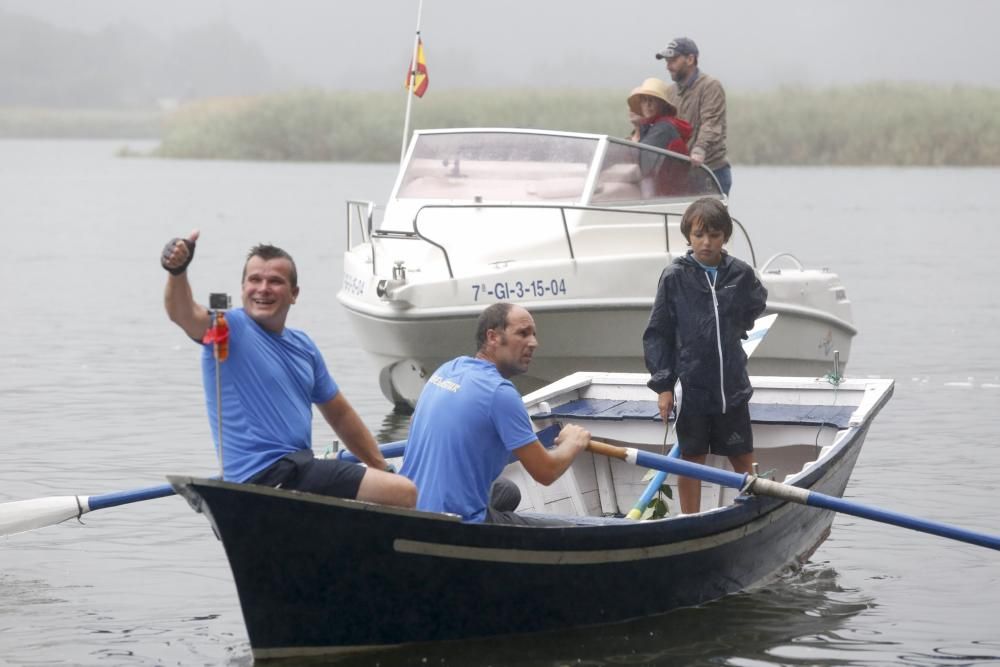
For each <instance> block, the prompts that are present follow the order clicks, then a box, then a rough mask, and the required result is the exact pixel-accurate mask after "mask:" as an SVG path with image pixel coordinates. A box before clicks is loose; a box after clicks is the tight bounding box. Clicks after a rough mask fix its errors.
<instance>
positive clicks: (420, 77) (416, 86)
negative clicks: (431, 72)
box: [406, 37, 430, 97]
mask: <svg viewBox="0 0 1000 667" xmlns="http://www.w3.org/2000/svg"><path fill="white" fill-rule="evenodd" d="M414 71H415V72H416V76H414ZM411 80H412V81H411ZM429 81H430V79H428V78H427V61H426V60H424V41H423V40H422V39H420V38H419V37H418V38H417V66H416V68H414V67H413V61H410V69H409V70H408V71H407V72H406V87H407V88H408V89H409V90H411V91H413V94H414V95H416V96H417V97H423V96H424V93H426V92H427V84H428V82H429Z"/></svg>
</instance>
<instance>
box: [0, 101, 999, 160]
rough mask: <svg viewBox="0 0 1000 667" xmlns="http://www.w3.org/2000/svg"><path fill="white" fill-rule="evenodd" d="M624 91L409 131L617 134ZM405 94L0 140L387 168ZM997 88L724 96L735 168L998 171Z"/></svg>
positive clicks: (14, 129)
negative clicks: (83, 142) (131, 145)
mask: <svg viewBox="0 0 1000 667" xmlns="http://www.w3.org/2000/svg"><path fill="white" fill-rule="evenodd" d="M624 95H625V93H623V92H621V91H607V90H573V89H567V90H551V89H546V90H537V89H525V90H491V91H468V90H466V91H434V90H431V91H429V92H428V93H427V95H426V96H425V97H424V98H422V99H414V101H413V109H412V118H411V127H413V128H438V127H524V128H529V127H535V128H544V129H559V130H568V131H576V132H593V133H599V134H611V135H615V136H624V135H625V134H626V133H627V131H628V129H629V128H628V123H627V121H626V118H625V103H624ZM405 104H406V100H405V96H404V94H403V93H376V92H366V93H358V92H328V91H318V90H305V91H297V92H291V93H284V94H276V95H266V96H259V97H239V98H211V99H206V100H200V101H196V102H192V103H188V104H184V105H182V106H181V107H179V108H178V109H176V110H174V111H171V112H160V111H122V110H62V109H59V110H55V109H11V108H0V138H103V139H154V140H157V139H158V140H159V141H160V146H159V148H157V149H156V150H155V151H154V155H156V156H159V157H168V158H194V159H227V160H277V161H282V160H285V161H324V162H325V161H330V162H395V161H397V160H398V159H399V150H400V143H401V141H402V125H403V114H404V108H405ZM998 108H1000V89H995V88H975V87H969V86H957V87H953V88H949V89H943V88H940V87H931V86H926V85H917V84H867V85H863V86H851V87H838V88H830V89H822V90H820V89H807V88H782V89H778V90H774V91H769V92H766V93H759V94H747V93H739V94H731V95H730V96H729V111H728V116H729V128H728V145H729V157H730V160H731V161H732V162H734V163H735V164H740V165H755V164H760V165H825V166H846V165H852V166H876V165H884V166H944V165H949V166H1000V114H997V113H996V112H995V110H996V109H998Z"/></svg>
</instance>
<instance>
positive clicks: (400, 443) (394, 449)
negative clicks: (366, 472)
mask: <svg viewBox="0 0 1000 667" xmlns="http://www.w3.org/2000/svg"><path fill="white" fill-rule="evenodd" d="M378 449H379V451H380V452H382V456H383V457H384V458H387V459H395V458H398V457H400V456H402V455H403V451H404V450H405V449H406V440H396V441H395V442H387V443H385V444H384V445H379V446H378ZM337 458H338V459H341V460H342V461H351V462H352V463H360V462H361V459H359V458H358V457H357V456H355V455H354V454H352V453H351V452H350V451H348V450H346V449H341V450H340V451H339V452H337Z"/></svg>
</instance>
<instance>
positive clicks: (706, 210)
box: [681, 197, 733, 243]
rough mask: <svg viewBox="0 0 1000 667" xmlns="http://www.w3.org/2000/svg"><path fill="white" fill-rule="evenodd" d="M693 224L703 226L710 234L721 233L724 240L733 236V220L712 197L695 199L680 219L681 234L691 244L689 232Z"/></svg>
mask: <svg viewBox="0 0 1000 667" xmlns="http://www.w3.org/2000/svg"><path fill="white" fill-rule="evenodd" d="M695 223H697V224H698V226H700V227H701V226H703V227H704V228H705V229H707V230H708V231H711V232H722V235H723V236H724V237H725V240H726V241H728V240H729V237H730V236H732V235H733V219H732V218H731V217H730V216H729V210H728V209H727V208H726V205H725V204H723V203H722V202H721V201H720V200H718V199H715V198H713V197H702V198H701V199H696V200H695V201H693V202H692V203H691V205H690V206H688V207H687V210H686V211H684V217H682V218H681V234H683V235H684V238H685V239H687V241H688V243H690V242H691V230H692V229H693V228H694V226H695Z"/></svg>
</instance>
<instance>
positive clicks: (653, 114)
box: [628, 78, 691, 155]
mask: <svg viewBox="0 0 1000 667" xmlns="http://www.w3.org/2000/svg"><path fill="white" fill-rule="evenodd" d="M628 108H629V111H630V113H629V117H630V119H631V120H632V124H633V125H634V126H635V131H634V132H633V133H632V136H631V137H630V139H631V140H632V141H637V142H639V143H640V144H646V145H648V146H656V147H657V148H666V149H667V150H668V151H673V152H675V153H681V154H683V155H687V154H688V147H687V140H688V139H690V138H691V124H690V123H688V122H687V121H683V120H681V119H680V118H678V117H677V108H676V107H675V106H674V105H672V104H671V103H670V102H668V101H667V84H666V83H664V82H663V81H661V80H660V79H655V78H651V79H646V80H645V81H643V82H642V85H641V86H639V87H638V88H635V89H633V90H632V92H631V93H630V94H629V96H628Z"/></svg>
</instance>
